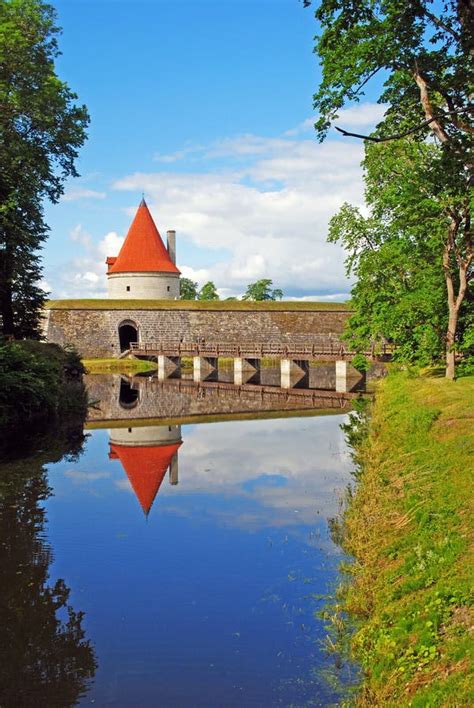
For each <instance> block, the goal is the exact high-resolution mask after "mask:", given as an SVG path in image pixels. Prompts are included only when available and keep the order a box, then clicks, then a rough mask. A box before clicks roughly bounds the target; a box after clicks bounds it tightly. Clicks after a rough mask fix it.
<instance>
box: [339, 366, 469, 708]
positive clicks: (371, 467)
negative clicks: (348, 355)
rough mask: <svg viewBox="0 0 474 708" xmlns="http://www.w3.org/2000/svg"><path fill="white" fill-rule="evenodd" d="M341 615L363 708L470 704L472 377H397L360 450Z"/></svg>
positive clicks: (346, 534)
mask: <svg viewBox="0 0 474 708" xmlns="http://www.w3.org/2000/svg"><path fill="white" fill-rule="evenodd" d="M356 457H357V461H358V462H359V465H360V469H359V481H358V486H357V490H356V493H355V494H354V495H353V496H352V498H351V499H350V501H349V504H348V508H347V510H346V512H345V518H344V525H343V539H344V541H343V543H344V546H345V548H346V550H347V551H348V552H349V553H350V554H351V555H353V556H354V557H355V562H354V564H353V565H352V567H351V569H350V575H351V582H349V584H348V586H347V588H346V589H345V591H344V592H343V594H342V604H341V606H340V608H339V609H340V610H346V611H348V612H349V614H350V616H351V617H352V619H354V620H355V626H356V631H355V634H354V635H353V637H352V640H351V647H352V653H353V656H354V658H355V659H356V660H357V661H358V662H359V663H360V664H361V666H362V669H363V671H364V672H365V681H364V684H363V687H362V691H361V693H360V694H359V697H358V699H357V700H358V703H359V705H377V706H379V705H380V706H382V705H384V706H385V705H387V706H392V705H407V706H408V705H409V706H414V707H416V706H419V707H421V706H423V707H425V706H470V705H474V693H473V676H472V651H473V636H472V629H473V624H474V623H473V612H472V595H471V594H470V593H471V589H472V586H473V582H472V581H473V542H472V541H473V537H472V532H473V514H472V511H473V509H472V500H473V494H472V491H473V488H472V474H473V469H474V377H467V378H463V379H460V380H458V381H457V382H455V383H453V382H448V381H446V380H444V379H441V378H423V377H421V378H420V377H416V376H411V375H410V374H408V373H406V372H399V373H393V374H391V375H390V376H389V377H388V378H387V380H386V381H384V382H383V383H382V384H381V385H380V387H379V390H378V393H377V397H376V402H375V404H374V408H373V411H372V417H371V420H370V426H369V434H368V437H366V438H365V441H364V442H361V443H359V446H358V448H357V453H356Z"/></svg>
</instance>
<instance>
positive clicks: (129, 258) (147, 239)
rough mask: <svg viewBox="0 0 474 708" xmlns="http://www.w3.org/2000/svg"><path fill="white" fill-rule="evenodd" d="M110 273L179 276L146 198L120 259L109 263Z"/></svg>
mask: <svg viewBox="0 0 474 708" xmlns="http://www.w3.org/2000/svg"><path fill="white" fill-rule="evenodd" d="M106 263H107V265H108V266H109V269H108V271H107V273H108V274H109V273H110V274H112V273H137V272H140V273H143V272H145V273H149V272H153V273H176V274H179V270H178V269H177V268H176V266H175V264H174V263H173V261H172V260H171V258H170V256H169V253H168V251H167V250H166V248H165V245H164V243H163V241H162V240H161V236H160V234H159V231H158V229H157V228H156V226H155V222H154V221H153V217H152V215H151V214H150V211H149V209H148V207H147V204H146V202H145V200H144V199H142V201H141V203H140V206H139V207H138V210H137V213H136V214H135V218H134V220H133V221H132V225H131V226H130V228H129V230H128V234H127V237H126V239H125V241H124V242H123V246H122V248H121V249H120V253H119V254H118V256H117V258H113V257H111V256H109V257H108V258H107V260H106Z"/></svg>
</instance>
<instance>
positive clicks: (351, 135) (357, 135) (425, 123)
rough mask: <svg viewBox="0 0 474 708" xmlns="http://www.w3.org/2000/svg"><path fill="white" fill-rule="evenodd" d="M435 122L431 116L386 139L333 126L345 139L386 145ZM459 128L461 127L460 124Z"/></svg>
mask: <svg viewBox="0 0 474 708" xmlns="http://www.w3.org/2000/svg"><path fill="white" fill-rule="evenodd" d="M470 110H471V106H466V107H465V108H459V109H458V110H456V111H442V113H443V115H445V116H446V115H449V116H452V115H453V114H455V115H457V114H459V113H466V112H468V111H470ZM436 120H439V116H436V115H433V116H432V117H431V118H429V119H428V120H425V121H423V123H420V124H419V125H416V126H415V127H414V128H410V130H407V131H405V132H404V133H396V134H395V135H387V136H386V137H383V138H379V137H377V136H375V135H362V134H361V133H350V132H349V131H348V130H345V129H344V128H339V127H338V126H337V125H335V126H334V129H335V130H337V131H338V132H339V133H342V135H343V136H344V137H345V138H360V139H361V140H370V141H371V142H373V143H386V142H389V141H390V140H400V139H401V138H406V137H407V136H408V135H412V134H413V133H417V132H418V131H419V130H423V128H426V127H427V126H428V125H430V124H431V123H433V122H434V121H436ZM453 123H454V120H453ZM455 125H456V124H455ZM456 127H457V126H456ZM459 127H461V124H460V126H459ZM468 128H469V131H471V130H472V129H471V127H470V126H468ZM448 139H449V136H448ZM441 142H446V141H441Z"/></svg>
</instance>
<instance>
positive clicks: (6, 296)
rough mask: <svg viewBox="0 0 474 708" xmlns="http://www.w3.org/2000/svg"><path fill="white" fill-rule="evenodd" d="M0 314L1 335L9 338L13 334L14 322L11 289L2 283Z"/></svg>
mask: <svg viewBox="0 0 474 708" xmlns="http://www.w3.org/2000/svg"><path fill="white" fill-rule="evenodd" d="M0 314H1V316H2V332H3V336H4V337H6V338H7V339H11V338H13V337H14V335H15V322H14V317H13V304H12V291H11V288H10V287H8V286H7V285H5V284H4V287H3V288H2V295H1V302H0Z"/></svg>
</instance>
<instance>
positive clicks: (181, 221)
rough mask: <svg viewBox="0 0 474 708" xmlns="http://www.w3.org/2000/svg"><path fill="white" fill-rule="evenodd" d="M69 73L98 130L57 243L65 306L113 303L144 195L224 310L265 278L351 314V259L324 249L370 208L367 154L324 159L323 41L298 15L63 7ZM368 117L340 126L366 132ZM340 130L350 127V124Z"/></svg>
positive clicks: (161, 5)
mask: <svg viewBox="0 0 474 708" xmlns="http://www.w3.org/2000/svg"><path fill="white" fill-rule="evenodd" d="M54 5H55V7H56V9H57V11H58V21H59V24H60V25H61V26H62V27H63V35H62V37H61V40H60V46H61V50H62V52H63V55H62V56H61V58H60V60H59V61H58V67H57V68H58V73H59V75H60V77H61V78H62V79H63V80H65V81H67V82H68V83H69V85H70V87H71V88H72V89H73V90H75V91H76V92H77V93H78V95H79V99H80V101H81V102H84V103H85V104H86V105H87V106H88V109H89V111H90V114H91V125H90V131H89V140H88V141H87V143H86V145H85V147H84V148H83V149H82V151H81V156H80V160H79V162H78V168H79V172H80V173H81V177H80V178H79V179H75V180H72V181H71V182H69V183H68V185H67V189H66V194H65V196H64V197H63V199H62V200H61V202H60V204H59V205H54V206H48V207H47V211H46V214H47V221H48V223H49V225H50V227H51V235H50V239H49V242H48V244H47V246H46V248H45V251H44V258H45V273H44V276H45V281H46V283H47V285H48V287H49V289H50V290H51V292H52V295H53V296H54V297H66V296H75V297H79V296H83V297H94V296H100V295H103V294H105V291H106V280H105V265H104V259H105V256H107V255H116V254H117V251H118V249H119V247H120V244H121V241H122V239H123V237H124V235H125V234H126V231H127V228H128V225H129V223H130V220H131V218H132V217H133V213H134V210H135V209H136V206H137V205H138V202H139V201H140V198H141V192H142V191H144V192H145V195H146V198H147V201H148V203H149V205H150V208H151V210H152V213H153V215H154V217H155V220H156V222H157V226H158V229H159V230H160V232H161V234H162V235H164V233H165V232H166V230H167V229H170V228H175V229H176V230H177V235H178V265H179V266H180V268H181V270H182V272H183V275H186V276H189V277H192V278H194V279H196V280H197V281H198V282H199V283H200V284H201V285H202V283H203V282H205V281H206V280H209V279H213V280H214V281H215V283H216V285H217V286H218V288H219V290H220V292H221V294H222V296H227V295H231V294H232V295H235V294H240V293H242V292H243V291H244V290H245V286H246V284H247V283H249V282H252V281H253V280H256V279H258V278H260V277H270V278H272V279H273V281H274V283H275V285H277V286H279V287H282V288H283V290H284V292H285V296H288V297H306V298H314V297H325V298H336V299H340V298H343V297H345V296H346V294H347V292H348V287H349V286H348V283H347V281H346V279H345V277H344V271H343V263H342V261H343V253H342V251H341V250H340V249H339V248H338V247H337V246H332V245H328V244H326V243H325V238H326V234H327V222H328V219H329V218H330V216H331V214H333V213H334V212H335V211H337V209H338V207H339V206H340V204H342V202H343V201H351V202H353V203H362V185H361V170H360V167H359V163H360V159H361V156H362V152H361V145H360V144H359V143H357V141H354V140H347V139H346V141H345V142H343V141H341V140H338V139H337V138H336V136H335V134H334V133H332V134H331V136H330V139H329V140H328V141H327V142H326V143H325V144H323V145H319V144H318V143H317V141H316V139H315V135H314V131H313V129H312V122H313V120H312V94H313V93H314V91H315V90H316V87H317V84H318V80H319V69H318V64H317V59H316V57H315V56H314V54H313V53H312V48H313V36H314V34H315V32H316V31H317V27H316V23H315V20H314V17H313V14H312V12H311V10H304V9H303V6H302V3H300V2H298V0H220V1H219V0H192V1H191V0H180V2H176V1H175V0H135V1H134V2H133V3H132V2H130V1H126V0H57V2H55V3H54ZM378 116H380V107H378V106H376V105H374V104H373V103H370V102H368V103H367V104H361V105H359V106H358V107H356V108H349V109H348V110H347V112H345V113H344V115H343V116H341V122H344V125H345V126H357V127H358V128H362V127H364V128H367V127H370V126H371V125H373V124H374V122H375V121H376V119H377V117H378ZM342 119H344V120H342Z"/></svg>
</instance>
